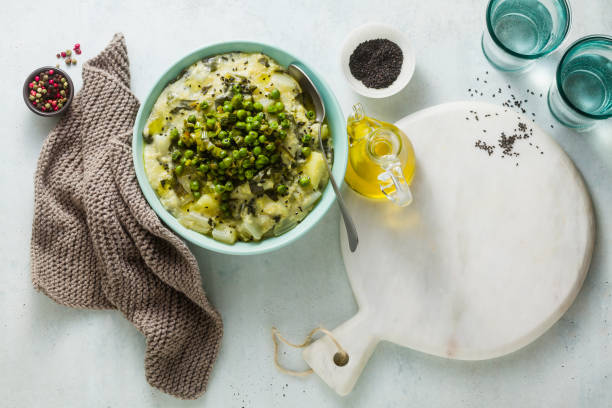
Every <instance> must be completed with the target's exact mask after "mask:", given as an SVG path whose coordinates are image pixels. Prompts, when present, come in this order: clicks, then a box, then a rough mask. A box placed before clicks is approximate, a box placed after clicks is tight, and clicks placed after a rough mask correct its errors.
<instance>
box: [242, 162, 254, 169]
mask: <svg viewBox="0 0 612 408" xmlns="http://www.w3.org/2000/svg"><path fill="white" fill-rule="evenodd" d="M251 166H252V164H251V162H250V161H248V160H244V161H243V162H242V167H243V168H245V169H248V168H249V167H251Z"/></svg>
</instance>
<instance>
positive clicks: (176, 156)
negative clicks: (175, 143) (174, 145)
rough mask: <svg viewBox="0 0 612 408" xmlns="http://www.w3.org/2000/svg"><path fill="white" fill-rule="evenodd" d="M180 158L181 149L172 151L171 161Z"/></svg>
mask: <svg viewBox="0 0 612 408" xmlns="http://www.w3.org/2000/svg"><path fill="white" fill-rule="evenodd" d="M180 158H181V151H180V150H175V151H173V152H172V160H173V161H177V160H178V159H180Z"/></svg>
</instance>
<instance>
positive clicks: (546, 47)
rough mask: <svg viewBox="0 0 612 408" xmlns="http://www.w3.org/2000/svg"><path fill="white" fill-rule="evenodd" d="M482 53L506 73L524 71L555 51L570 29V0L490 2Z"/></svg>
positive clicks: (491, 0)
mask: <svg viewBox="0 0 612 408" xmlns="http://www.w3.org/2000/svg"><path fill="white" fill-rule="evenodd" d="M486 22H487V27H486V29H485V30H484V34H483V35H482V51H483V52H484V55H485V57H487V59H488V60H489V62H490V63H491V65H493V66H494V67H495V68H497V69H499V70H502V71H522V70H525V69H527V68H528V67H529V66H530V65H531V64H533V62H534V61H535V60H536V59H538V58H540V57H543V56H544V55H546V54H548V53H550V52H552V51H553V50H555V49H556V48H557V47H558V46H559V44H561V42H563V39H564V38H565V35H566V34H567V31H568V30H569V26H570V8H569V4H568V3H567V0H490V1H489V5H488V6H487V14H486Z"/></svg>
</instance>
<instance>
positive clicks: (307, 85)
mask: <svg viewBox="0 0 612 408" xmlns="http://www.w3.org/2000/svg"><path fill="white" fill-rule="evenodd" d="M287 70H288V71H289V75H291V76H292V77H293V78H294V79H295V80H296V81H297V82H298V83H299V84H300V86H301V87H302V89H303V90H304V91H305V92H306V93H308V94H309V95H310V98H311V99H312V103H313V104H314V108H315V115H316V117H315V122H316V123H318V124H319V146H320V147H321V152H323V154H325V147H324V146H323V139H321V125H322V124H323V121H324V120H325V106H324V105H323V99H321V95H320V94H319V91H317V88H316V87H315V86H314V84H313V83H312V81H311V80H310V78H309V77H308V75H306V73H305V72H304V71H303V70H302V69H301V68H300V67H298V66H296V65H294V64H290V65H289V66H288V67H287ZM325 165H326V166H327V173H328V174H329V181H330V182H331V185H332V187H333V188H334V193H336V200H337V201H338V206H339V207H340V212H341V213H342V219H343V220H344V227H345V228H346V235H347V237H348V242H349V248H350V249H351V252H355V250H356V249H357V244H358V243H359V238H358V236H357V229H356V228H355V223H354V222H353V219H352V218H351V215H350V214H349V212H348V210H347V208H346V205H345V204H344V200H343V199H342V195H341V194H340V189H339V188H338V184H336V180H334V176H333V175H332V172H331V168H330V167H329V163H328V162H327V157H326V158H325Z"/></svg>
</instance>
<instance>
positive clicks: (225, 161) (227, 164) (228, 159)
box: [222, 156, 234, 167]
mask: <svg viewBox="0 0 612 408" xmlns="http://www.w3.org/2000/svg"><path fill="white" fill-rule="evenodd" d="M233 162H234V159H232V157H231V156H227V157H226V158H225V159H223V162H222V163H223V164H224V165H225V167H230V166H231V165H232V163H233Z"/></svg>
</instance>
